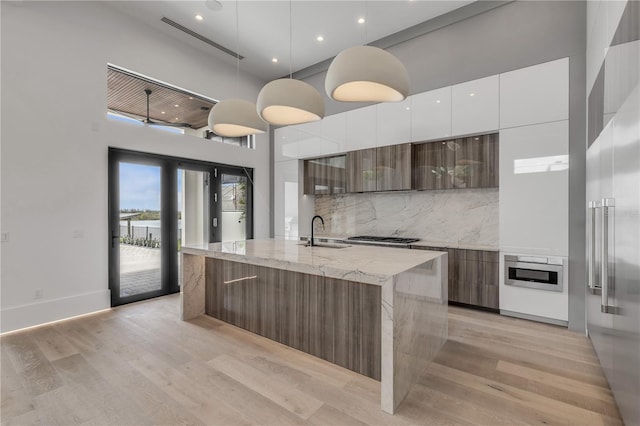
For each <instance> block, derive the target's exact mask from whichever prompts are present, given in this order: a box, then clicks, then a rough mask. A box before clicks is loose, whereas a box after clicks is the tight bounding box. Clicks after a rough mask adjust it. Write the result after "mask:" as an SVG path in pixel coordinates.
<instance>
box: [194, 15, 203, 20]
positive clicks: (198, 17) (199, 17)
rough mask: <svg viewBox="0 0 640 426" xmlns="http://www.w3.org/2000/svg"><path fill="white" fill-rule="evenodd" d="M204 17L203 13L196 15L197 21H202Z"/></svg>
mask: <svg viewBox="0 0 640 426" xmlns="http://www.w3.org/2000/svg"><path fill="white" fill-rule="evenodd" d="M203 19H204V18H203V17H202V15H196V21H202V20H203Z"/></svg>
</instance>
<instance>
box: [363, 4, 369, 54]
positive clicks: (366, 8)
mask: <svg viewBox="0 0 640 426" xmlns="http://www.w3.org/2000/svg"><path fill="white" fill-rule="evenodd" d="M368 26H369V3H368V2H367V0H364V45H365V46H366V45H367V38H368V34H367V27H368Z"/></svg>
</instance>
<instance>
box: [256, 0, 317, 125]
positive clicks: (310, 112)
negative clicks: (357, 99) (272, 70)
mask: <svg viewBox="0 0 640 426" xmlns="http://www.w3.org/2000/svg"><path fill="white" fill-rule="evenodd" d="M292 28H293V23H292V19H291V0H289V78H281V79H278V80H274V81H271V82H269V83H267V84H266V85H265V86H264V87H263V88H262V90H260V93H259V94H258V101H257V110H258V114H259V115H260V117H262V119H263V120H265V121H266V122H268V123H270V124H274V125H277V126H287V125H291V124H302V123H308V122H311V121H318V120H321V119H322V118H323V117H324V100H323V99H322V95H320V93H318V91H317V90H316V89H315V88H314V87H313V86H311V85H310V84H308V83H305V82H304V81H300V80H295V79H293V78H292V75H293V71H292V65H291V64H292V43H293V42H292V40H293V37H292Z"/></svg>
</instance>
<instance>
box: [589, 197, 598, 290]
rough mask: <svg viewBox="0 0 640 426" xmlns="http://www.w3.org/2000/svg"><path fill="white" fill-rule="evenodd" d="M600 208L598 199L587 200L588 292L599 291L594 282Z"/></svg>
mask: <svg viewBox="0 0 640 426" xmlns="http://www.w3.org/2000/svg"><path fill="white" fill-rule="evenodd" d="M599 208H600V203H599V202H598V201H589V205H588V209H587V216H588V217H587V224H588V227H587V287H588V289H589V293H591V294H598V293H600V286H599V285H598V283H596V264H595V259H596V229H597V225H596V223H597V221H596V217H597V212H598V209H599Z"/></svg>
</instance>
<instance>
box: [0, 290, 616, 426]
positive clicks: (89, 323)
mask: <svg viewBox="0 0 640 426" xmlns="http://www.w3.org/2000/svg"><path fill="white" fill-rule="evenodd" d="M449 314H450V316H449V339H448V341H447V342H446V344H445V346H444V347H443V348H442V350H441V352H440V353H439V354H438V356H437V357H436V360H435V362H433V363H432V364H431V365H430V366H429V367H428V368H427V370H426V375H425V379H424V380H422V381H421V382H420V383H419V384H417V385H416V386H414V387H413V388H412V389H411V391H410V392H409V394H408V396H407V398H406V400H405V402H404V403H403V404H402V405H401V406H400V408H399V410H398V411H397V413H396V414H395V415H394V416H391V415H388V414H386V413H384V412H382V411H381V410H380V383H379V382H377V381H375V380H372V379H369V378H367V377H364V376H361V375H359V374H356V373H354V372H352V371H350V370H347V369H345V368H342V367H338V366H336V365H333V364H331V363H329V362H327V361H323V360H321V359H319V358H315V357H312V356H310V355H308V354H305V353H303V352H300V351H297V350H295V349H291V348H289V347H286V346H284V345H281V344H279V343H276V342H273V341H270V340H268V339H265V338H262V337H260V336H257V335H254V334H252V333H250V332H248V331H246V330H243V329H239V328H237V327H234V326H231V325H228V324H226V323H223V322H221V321H218V320H216V319H214V318H211V317H207V316H201V317H199V318H195V319H194V320H191V321H187V322H183V321H180V320H179V296H178V295H173V296H168V297H162V298H157V299H154V300H150V301H145V302H140V303H134V304H130V305H126V306H121V307H118V308H116V309H113V310H111V311H108V312H102V313H98V314H95V315H91V316H88V317H83V318H79V319H74V320H70V321H65V322H60V323H56V324H53V325H48V326H44V327H41V328H37V329H32V330H26V331H23V332H18V333H12V334H9V335H5V336H2V337H1V338H0V358H1V359H0V361H1V363H2V364H1V370H2V371H1V380H2V381H1V383H0V392H1V395H0V396H1V399H2V405H1V407H0V409H1V412H0V421H1V424H2V425H12V424H17V425H37V424H45V425H53V424H69V425H72V424H82V425H136V426H138V425H157V424H162V425H174V424H194V425H196V424H214V425H215V424H221V425H225V426H226V425H247V424H260V425H274V426H281V425H303V424H309V425H361V424H371V425H469V424H473V425H487V426H489V425H491V426H493V425H541V424H580V425H581V426H582V425H584V426H590V425H612V426H614V425H615V426H618V425H621V424H622V422H621V419H620V417H619V414H618V411H617V407H616V404H615V401H614V399H613V395H612V394H611V391H610V389H609V387H608V384H607V381H606V379H605V378H604V375H603V373H602V370H601V369H600V367H599V365H598V364H597V358H596V356H595V352H594V351H593V347H592V346H591V343H590V341H589V339H587V338H586V337H585V336H582V335H580V334H577V333H573V332H570V331H568V330H567V329H566V328H562V327H556V326H549V325H547V324H539V323H534V322H531V321H526V320H522V319H518V318H509V317H503V316H500V315H497V314H492V313H487V312H480V311H472V310H468V309H465V308H461V307H453V306H450V307H449Z"/></svg>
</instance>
